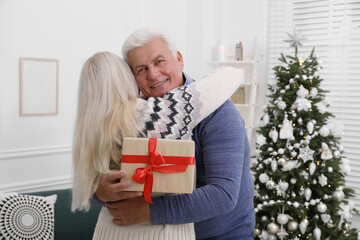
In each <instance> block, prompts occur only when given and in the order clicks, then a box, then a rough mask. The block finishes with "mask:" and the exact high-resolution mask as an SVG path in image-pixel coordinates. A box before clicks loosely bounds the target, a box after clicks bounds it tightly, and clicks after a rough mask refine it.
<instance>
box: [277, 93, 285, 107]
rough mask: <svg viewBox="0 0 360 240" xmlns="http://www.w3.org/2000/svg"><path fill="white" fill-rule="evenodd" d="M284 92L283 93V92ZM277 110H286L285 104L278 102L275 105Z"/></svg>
mask: <svg viewBox="0 0 360 240" xmlns="http://www.w3.org/2000/svg"><path fill="white" fill-rule="evenodd" d="M284 92H285V91H284ZM277 106H278V108H280V109H281V110H284V109H285V108H286V103H285V102H284V101H279V102H278V103H277Z"/></svg>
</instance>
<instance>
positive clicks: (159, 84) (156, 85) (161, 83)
mask: <svg viewBox="0 0 360 240" xmlns="http://www.w3.org/2000/svg"><path fill="white" fill-rule="evenodd" d="M168 80H169V79H168V78H167V79H166V80H164V81H162V82H159V83H157V84H155V85H154V86H151V87H150V88H156V87H158V86H161V85H163V84H164V83H166V82H167V81H168Z"/></svg>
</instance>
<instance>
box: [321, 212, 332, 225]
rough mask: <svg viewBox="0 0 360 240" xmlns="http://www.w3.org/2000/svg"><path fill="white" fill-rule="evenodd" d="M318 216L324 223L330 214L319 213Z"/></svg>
mask: <svg viewBox="0 0 360 240" xmlns="http://www.w3.org/2000/svg"><path fill="white" fill-rule="evenodd" d="M320 217H321V220H322V221H323V222H324V223H328V222H329V221H330V215H329V214H327V213H324V214H321V215H320Z"/></svg>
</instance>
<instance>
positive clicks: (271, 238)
mask: <svg viewBox="0 0 360 240" xmlns="http://www.w3.org/2000/svg"><path fill="white" fill-rule="evenodd" d="M276 239H277V238H276V235H274V234H269V236H268V239H267V240H276Z"/></svg>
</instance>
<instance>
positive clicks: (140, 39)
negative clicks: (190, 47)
mask: <svg viewBox="0 0 360 240" xmlns="http://www.w3.org/2000/svg"><path fill="white" fill-rule="evenodd" d="M154 38H161V39H162V40H164V42H166V44H167V45H168V48H169V50H170V52H171V53H172V54H173V56H174V58H176V57H177V49H176V47H175V46H174V44H173V43H172V42H171V40H170V37H169V36H168V35H167V34H166V33H165V32H163V31H161V30H159V29H155V28H140V29H138V30H136V31H135V32H133V33H132V34H131V35H130V36H129V37H128V38H127V39H126V40H125V42H124V44H123V46H122V55H123V58H124V60H125V61H126V62H127V63H129V58H128V54H129V51H130V50H132V49H134V48H137V47H142V46H144V45H145V44H147V43H148V42H150V41H151V40H153V39H154Z"/></svg>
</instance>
